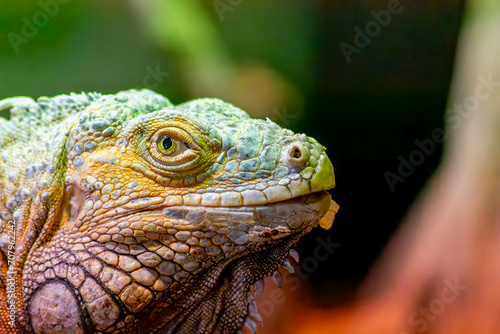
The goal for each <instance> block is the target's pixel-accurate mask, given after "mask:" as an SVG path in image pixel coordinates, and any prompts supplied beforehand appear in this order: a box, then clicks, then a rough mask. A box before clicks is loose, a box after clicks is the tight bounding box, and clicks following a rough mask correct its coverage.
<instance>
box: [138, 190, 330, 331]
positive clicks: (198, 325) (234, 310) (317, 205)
mask: <svg viewBox="0 0 500 334" xmlns="http://www.w3.org/2000/svg"><path fill="white" fill-rule="evenodd" d="M332 202H333V201H332V200H331V197H330V195H329V194H328V193H327V192H325V191H322V192H318V193H312V194H310V195H306V196H300V197H298V198H293V199H290V200H286V201H281V202H276V203H273V204H269V205H267V206H250V207H232V208H212V207H208V208H203V209H201V208H188V207H182V208H168V211H167V215H168V214H173V213H174V212H175V213H177V214H178V216H177V218H178V219H179V216H184V214H185V213H186V216H188V215H189V213H190V212H196V213H197V215H196V217H198V215H199V214H200V212H202V211H201V210H203V214H204V216H205V217H212V218H211V219H212V220H213V221H212V222H210V226H214V224H215V225H216V224H217V223H216V222H217V221H220V222H226V224H223V226H225V227H224V228H227V229H228V230H229V231H231V232H229V234H227V235H228V236H229V237H230V238H233V239H234V240H233V239H232V241H233V242H234V243H235V244H236V245H238V244H241V245H245V246H244V247H241V248H236V249H232V251H231V253H230V254H226V255H225V256H223V257H220V258H219V259H218V260H217V261H216V262H215V263H214V264H213V265H212V266H210V267H208V268H206V269H205V270H203V271H201V272H199V273H197V274H196V276H192V277H189V278H187V279H186V280H185V281H184V282H183V283H182V285H181V286H179V285H177V286H175V287H174V288H173V289H172V290H171V291H170V293H171V295H174V296H176V297H175V298H172V299H170V301H169V302H168V303H167V304H168V305H166V306H164V312H165V314H166V316H165V317H164V318H163V323H157V324H155V325H156V326H157V327H156V328H162V330H163V332H164V333H179V334H182V333H193V332H195V331H197V332H200V333H201V332H203V333H218V332H219V331H218V327H215V326H216V324H218V325H219V326H220V328H224V329H225V332H228V333H231V332H235V333H236V332H237V333H240V332H241V328H242V327H243V326H247V327H248V328H249V329H250V330H251V331H252V332H255V330H256V327H257V325H256V322H257V323H258V322H261V321H262V319H261V317H260V315H259V313H258V309H257V306H256V303H255V298H256V297H257V296H258V295H259V294H260V292H261V291H262V288H263V284H264V282H263V278H265V277H267V276H272V278H273V280H274V281H275V283H276V285H277V286H278V287H280V288H281V286H282V278H281V274H280V272H279V270H278V269H279V268H280V267H281V266H284V267H285V269H287V270H292V271H293V268H292V265H291V263H290V261H289V260H288V259H287V258H288V257H289V256H290V255H291V256H292V258H294V259H295V260H296V261H298V255H297V253H296V252H295V251H294V250H293V249H292V248H293V247H294V245H295V244H296V242H297V241H298V240H299V238H300V237H301V236H302V235H304V234H306V233H308V232H309V231H310V230H311V229H312V228H314V227H316V226H317V225H318V222H319V221H320V220H321V219H322V218H323V217H324V216H325V215H326V214H327V213H329V212H331V211H329V210H330V209H331V207H332V206H333V207H335V205H332ZM333 203H334V202H333ZM193 210H197V211H193ZM235 213H237V215H235ZM231 215H233V216H232V218H233V219H238V218H239V219H242V218H244V217H245V215H247V216H246V218H247V219H248V218H250V217H252V219H250V220H247V221H246V222H243V221H240V222H234V223H238V224H235V225H230V224H231ZM186 216H184V217H186ZM228 217H229V218H228ZM237 217H238V218H237ZM290 217H294V218H293V219H289V220H287V218H290ZM297 217H300V218H297ZM227 222H229V225H228V224H227ZM242 224H244V226H245V227H242V226H241V225H242ZM201 225H203V224H201ZM290 225H292V226H290ZM214 231H217V230H216V229H214ZM242 231H245V233H242ZM232 233H233V235H231V234H232ZM178 305H182V307H178ZM207 319H210V321H207ZM143 321H144V324H151V319H150V318H146V319H144V320H143ZM153 328H155V327H153Z"/></svg>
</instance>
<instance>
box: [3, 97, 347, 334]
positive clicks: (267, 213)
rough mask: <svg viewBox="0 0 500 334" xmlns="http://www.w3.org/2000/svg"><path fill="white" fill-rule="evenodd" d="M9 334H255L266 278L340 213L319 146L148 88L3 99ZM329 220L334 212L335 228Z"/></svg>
mask: <svg viewBox="0 0 500 334" xmlns="http://www.w3.org/2000/svg"><path fill="white" fill-rule="evenodd" d="M2 109H10V113H11V118H10V120H5V119H3V118H0V248H1V255H2V258H1V262H0V265H1V267H0V329H1V330H2V332H5V333H17V332H19V333H22V332H28V333H30V332H35V333H181V334H183V333H186V334H187V333H239V332H241V328H242V327H243V326H244V325H246V326H247V327H249V328H250V329H251V330H252V331H255V326H256V325H255V321H254V320H257V321H259V319H260V316H259V315H258V311H257V309H256V306H255V302H254V300H253V298H254V296H255V294H257V293H258V292H259V290H260V289H261V288H262V278H264V277H266V276H269V275H271V274H272V275H273V278H274V279H275V281H276V282H277V284H278V285H279V284H280V276H279V271H277V270H278V268H279V267H280V266H281V265H284V266H285V267H286V268H290V263H289V262H288V260H287V257H288V255H289V254H290V252H292V256H293V257H296V256H295V255H296V254H295V253H293V250H292V247H293V246H294V244H295V243H296V242H297V240H298V239H299V238H300V236H302V235H303V234H305V233H307V232H309V231H310V230H311V229H312V228H313V227H314V226H316V225H317V224H318V222H319V223H320V224H321V225H322V226H324V227H327V228H328V227H329V226H330V225H331V222H332V221H333V216H334V214H335V213H336V211H337V206H336V204H335V203H334V202H333V201H331V198H330V196H329V195H328V193H327V192H326V191H325V190H328V189H330V188H333V186H334V183H335V181H334V174H333V167H332V164H331V163H330V160H329V159H328V157H327V156H326V154H325V149H324V148H323V147H322V146H321V145H319V144H318V143H317V142H316V141H315V140H314V139H312V138H310V137H307V136H305V135H303V134H294V133H293V132H291V131H290V130H287V129H282V128H280V127H279V126H278V125H276V124H275V123H273V122H271V121H270V120H259V119H252V118H250V117H249V116H248V115H247V114H246V113H245V112H244V111H242V110H240V109H238V108H236V107H234V106H232V105H230V104H228V103H225V102H223V101H220V100H216V99H199V100H194V101H191V102H187V103H184V104H181V105H178V106H173V105H172V104H171V103H170V101H169V100H168V99H167V98H165V97H163V96H161V95H159V94H156V93H154V92H151V91H148V90H141V91H136V90H131V91H125V92H120V93H118V94H116V95H104V96H101V95H100V94H96V93H94V94H79V95H77V94H71V95H61V96H57V97H54V98H45V97H44V98H40V99H38V102H35V101H33V100H31V99H30V98H25V97H18V98H12V99H7V100H3V101H0V110H2ZM322 217H323V218H322Z"/></svg>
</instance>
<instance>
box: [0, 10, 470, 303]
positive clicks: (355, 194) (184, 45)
mask: <svg viewBox="0 0 500 334" xmlns="http://www.w3.org/2000/svg"><path fill="white" fill-rule="evenodd" d="M390 2H391V1H385V0H384V1H382V0H380V1H379V0H371V1H370V0H364V1H361V0H357V1H352V0H339V1H332V0H322V1H321V0H316V1H310V0H287V1H285V0H274V1H264V0H251V1H250V0H220V1H213V0H209V1H207V0H188V1H174V0H172V1H170V0H144V1H143V0H136V1H123V0H122V1H117V0H109V1H96V0H90V1H68V0H64V1H63V0H59V1H57V2H56V1H55V0H54V1H49V0H42V1H40V2H38V1H24V0H23V1H15V2H14V1H9V2H3V3H2V4H1V5H0V100H1V99H3V98H7V97H11V96H19V95H22V96H32V97H39V96H52V95H58V94H61V93H69V92H81V91H98V92H102V93H115V92H117V91H120V90H125V89H130V88H142V87H144V88H150V89H153V90H156V91H158V92H160V93H162V94H164V95H166V96H167V97H169V98H170V99H171V101H172V102H173V103H181V102H184V101H186V100H189V99H193V98H198V97H203V96H211V97H219V98H222V99H225V100H227V101H229V102H231V103H233V104H235V105H237V106H239V107H241V108H243V109H245V110H247V111H248V112H249V113H250V114H251V115H252V116H254V117H269V118H270V119H272V120H273V121H275V122H277V123H278V124H280V125H282V126H285V127H288V128H291V129H292V130H294V131H296V132H303V133H306V134H308V135H310V136H312V137H315V138H316V139H317V140H318V141H319V142H321V143H322V144H323V145H324V146H326V147H327V148H328V154H329V156H330V157H331V159H332V161H333V164H334V167H335V172H336V177H337V187H336V188H335V189H334V190H332V191H331V194H332V195H333V198H334V199H335V200H336V201H337V203H339V205H340V211H339V214H338V216H337V218H336V221H335V223H334V225H333V227H332V228H331V229H330V230H329V231H324V230H320V229H315V230H314V231H313V232H312V233H310V234H309V235H307V236H306V237H304V238H303V240H302V241H301V243H300V245H299V251H300V253H301V256H302V257H303V258H304V257H305V258H307V257H312V256H314V254H313V251H314V249H315V246H316V245H317V238H318V237H322V238H327V236H328V235H330V236H331V240H332V241H333V242H335V243H338V244H339V247H338V248H337V249H336V250H335V252H334V253H333V254H332V255H331V256H329V257H328V259H327V260H326V261H322V262H321V263H320V264H319V266H318V268H317V270H315V271H313V272H312V273H310V276H309V278H308V280H307V283H305V284H303V285H301V291H302V292H304V291H305V292H306V293H307V294H308V296H309V298H311V299H312V300H313V301H314V302H315V303H316V304H318V305H321V306H324V307H326V306H335V305H340V304H342V303H344V302H346V301H348V300H350V299H352V298H353V296H355V294H356V292H357V290H358V288H359V286H360V284H361V283H362V282H363V280H364V278H365V275H366V274H367V272H368V271H369V269H370V268H371V267H372V266H373V265H374V264H375V263H376V261H377V259H378V256H379V255H380V252H381V250H382V249H383V247H384V245H385V244H386V243H387V241H388V240H389V239H390V237H391V235H392V234H393V233H394V231H395V230H396V229H397V227H398V224H399V223H400V221H401V219H402V217H403V216H404V214H405V213H406V211H407V209H408V207H409V206H410V204H411V203H412V201H413V200H414V199H415V197H416V196H417V195H418V193H419V192H420V191H421V190H422V187H424V185H425V183H426V181H427V180H428V179H429V177H430V176H431V175H432V173H433V172H434V171H435V169H436V167H437V165H438V163H439V160H440V154H441V149H442V148H441V147H440V145H437V146H436V150H435V151H434V152H433V153H432V154H429V155H425V159H424V161H423V162H422V164H421V165H420V166H417V167H416V168H415V170H414V171H413V172H411V173H410V174H411V175H409V176H407V177H404V182H398V183H396V184H395V185H394V187H393V188H391V186H390V185H389V183H388V182H387V178H386V173H387V172H392V173H395V174H398V168H399V166H400V164H401V158H403V159H406V160H407V159H408V157H409V155H410V153H411V152H413V151H414V150H415V149H417V148H418V146H416V144H415V140H423V139H425V138H429V137H430V134H431V132H432V131H433V130H434V129H437V128H443V113H444V111H445V108H446V101H447V94H448V91H449V86H450V81H451V74H452V67H453V61H454V54H455V47H456V42H457V37H458V32H459V27H460V23H461V18H462V12H463V7H464V4H463V2H462V1H452V0H443V1H439V2H434V1H411V0H406V1H403V0H402V1H401V2H400V7H401V8H402V10H401V12H400V13H398V14H394V15H392V17H391V22H390V23H389V24H388V25H387V26H386V27H381V29H380V31H379V33H377V34H375V36H374V37H371V38H370V41H369V43H367V45H366V46H364V47H362V48H359V52H358V53H354V54H352V55H351V59H350V62H348V61H347V60H346V58H345V56H344V54H343V52H342V50H341V48H340V45H341V43H343V42H344V43H348V44H350V45H355V44H354V43H355V41H354V39H355V35H356V31H355V30H354V29H355V28H356V27H359V28H360V29H364V28H365V25H366V24H367V23H369V22H370V21H373V20H374V17H373V15H372V14H371V11H375V12H378V11H380V10H385V9H387V6H388V4H389V3H390ZM42 4H51V5H50V6H49V5H42ZM54 4H56V5H54ZM44 8H45V9H44ZM47 8H48V9H47ZM41 12H42V13H47V14H46V15H45V16H44V15H43V14H40V13H41ZM45 18H46V19H45Z"/></svg>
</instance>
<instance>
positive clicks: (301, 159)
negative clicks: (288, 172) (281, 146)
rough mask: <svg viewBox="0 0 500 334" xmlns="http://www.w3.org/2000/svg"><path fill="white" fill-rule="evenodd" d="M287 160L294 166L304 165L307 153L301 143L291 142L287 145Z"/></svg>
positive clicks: (307, 158) (307, 156)
mask: <svg viewBox="0 0 500 334" xmlns="http://www.w3.org/2000/svg"><path fill="white" fill-rule="evenodd" d="M287 158H288V162H289V163H290V164H291V165H293V166H294V167H305V166H306V164H307V161H309V154H308V152H307V150H306V149H305V148H304V146H303V145H302V144H301V143H293V144H292V145H290V146H289V147H288V156H287Z"/></svg>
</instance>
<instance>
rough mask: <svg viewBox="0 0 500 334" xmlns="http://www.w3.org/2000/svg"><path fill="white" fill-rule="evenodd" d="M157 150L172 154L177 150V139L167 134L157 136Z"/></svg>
mask: <svg viewBox="0 0 500 334" xmlns="http://www.w3.org/2000/svg"><path fill="white" fill-rule="evenodd" d="M157 145H158V150H159V151H160V152H161V153H162V154H164V155H172V154H173V153H175V151H177V147H178V146H179V145H178V141H177V140H176V139H173V138H171V137H169V136H167V135H162V136H160V137H159V138H158V142H157Z"/></svg>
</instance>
